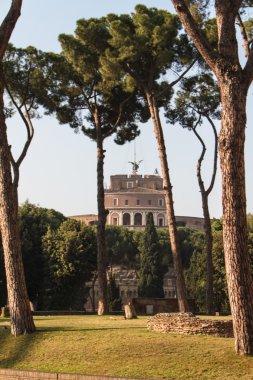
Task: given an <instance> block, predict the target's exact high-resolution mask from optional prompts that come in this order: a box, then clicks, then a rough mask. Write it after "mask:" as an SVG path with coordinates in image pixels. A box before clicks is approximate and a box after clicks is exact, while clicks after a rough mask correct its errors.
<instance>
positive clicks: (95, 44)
mask: <svg viewBox="0 0 253 380" xmlns="http://www.w3.org/2000/svg"><path fill="white" fill-rule="evenodd" d="M108 39H109V34H108V30H107V27H106V23H105V19H104V18H101V19H88V20H84V19H81V20H79V21H78V22H77V28H76V30H75V34H74V35H65V34H62V35H60V36H59V41H60V43H61V46H62V52H61V54H53V53H44V54H42V60H41V61H40V63H39V64H40V72H41V76H42V78H43V79H42V83H43V84H44V85H43V88H44V93H43V94H42V96H41V98H40V101H41V104H42V105H43V106H44V108H45V109H46V110H47V112H48V113H50V114H55V115H56V117H57V119H58V121H59V122H60V123H61V124H69V125H70V126H71V127H72V128H74V129H75V130H76V131H77V130H81V131H82V132H83V133H84V134H85V135H86V136H88V137H89V138H91V139H92V140H94V141H97V137H98V135H97V133H98V125H100V127H101V133H102V139H105V138H106V137H108V136H110V135H112V134H114V133H115V136H116V137H115V141H116V142H117V143H118V144H123V143H124V142H125V141H131V140H132V139H134V138H135V137H136V136H138V134H139V131H138V127H137V121H142V120H143V121H145V120H146V118H147V117H146V115H145V110H144V109H143V105H142V103H141V102H140V101H139V100H138V98H137V97H136V95H134V94H133V95H132V96H130V94H129V93H127V92H125V91H124V90H123V89H122V86H121V85H120V83H114V84H113V85H110V86H108V83H107V82H106V81H105V80H104V79H103V77H102V76H101V72H102V69H101V60H102V56H103V55H104V53H105V50H106V48H107V47H108Z"/></svg>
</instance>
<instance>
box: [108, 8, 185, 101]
mask: <svg viewBox="0 0 253 380" xmlns="http://www.w3.org/2000/svg"><path fill="white" fill-rule="evenodd" d="M107 21H108V28H109V33H110V36H111V38H110V41H109V43H110V48H108V49H106V52H105V57H102V69H101V70H102V74H103V76H104V78H105V79H106V80H107V81H108V82H110V81H113V82H114V81H118V82H120V81H123V83H124V87H125V89H127V91H132V92H133V91H135V90H136V88H138V90H139V91H140V93H141V94H142V95H143V92H144V93H146V91H147V90H148V91H149V92H150V93H152V94H156V95H158V94H159V96H158V97H157V102H158V106H159V107H161V106H163V105H164V104H166V102H167V101H168V99H169V98H170V97H171V95H172V91H171V88H170V86H169V85H168V83H167V81H166V80H164V75H165V74H166V73H167V72H168V70H169V69H172V68H174V69H179V68H181V67H182V65H183V64H185V63H187V62H189V60H190V59H191V58H192V49H191V46H190V44H189V43H188V40H187V37H186V36H185V35H184V34H183V33H179V31H180V28H181V24H180V22H179V20H178V17H177V16H175V15H172V14H170V13H168V12H166V11H164V10H158V9H156V8H147V7H146V6H144V5H137V6H136V8H135V13H133V14H132V15H121V16H116V15H109V16H108V17H107ZM144 97H145V96H144Z"/></svg>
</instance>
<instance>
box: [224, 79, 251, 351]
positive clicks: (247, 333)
mask: <svg viewBox="0 0 253 380" xmlns="http://www.w3.org/2000/svg"><path fill="white" fill-rule="evenodd" d="M218 79H219V81H220V89H221V99H222V129H221V133H220V137H219V149H220V159H221V170H222V205H223V241H224V253H225V265H226V273H227V283H228V294H229V300H230V306H231V312H232V316H233V325H234V335H235V348H236V351H237V353H239V354H250V355H252V354H253V318H252V316H253V282H252V276H251V272H250V258H249V254H248V247H247V219H246V194H245V167H244V140H245V126H246V96H247V88H246V85H245V84H244V81H243V80H242V79H241V77H240V73H239V74H238V73H235V74H234V73H233V72H227V75H226V76H225V75H224V76H221V77H220V78H218Z"/></svg>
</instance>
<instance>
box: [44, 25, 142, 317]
mask: <svg viewBox="0 0 253 380" xmlns="http://www.w3.org/2000/svg"><path fill="white" fill-rule="evenodd" d="M108 37H109V34H108V30H107V28H106V24H105V22H104V19H90V20H84V19H82V20H79V21H78V22H77V28H76V31H75V35H61V36H60V37H59V40H60V42H61V46H62V52H61V54H60V55H57V54H45V55H44V58H43V59H42V60H41V62H40V67H41V75H42V76H43V81H44V85H43V88H44V94H42V93H41V104H42V105H43V106H44V107H45V108H47V110H48V112H49V113H56V116H57V118H58V120H59V122H60V123H61V124H69V125H70V126H71V127H72V128H74V129H80V130H81V131H82V132H83V133H84V135H85V136H88V137H89V138H90V139H92V140H93V141H94V142H95V143H96V146H97V205H98V225H97V275H98V284H99V303H98V314H99V315H102V314H104V313H107V312H108V299H107V274H106V254H105V253H106V241H105V223H106V217H107V210H106V209H105V205H104V171H103V166H104V157H105V150H104V146H103V145H104V140H105V139H106V138H108V137H110V136H112V135H113V134H115V136H116V137H115V142H116V143H118V144H123V143H124V142H126V141H131V140H132V139H134V138H135V137H136V136H137V135H138V134H139V131H138V127H137V125H136V122H137V121H138V120H141V119H142V117H143V118H144V119H143V120H144V121H145V111H144V108H143V106H142V104H141V102H139V101H138V98H137V96H136V95H135V94H129V93H127V92H125V91H124V90H123V89H122V87H121V86H120V85H119V84H117V85H113V84H112V83H111V82H110V83H107V82H106V81H103V78H102V76H101V70H100V68H101V64H100V59H101V56H102V55H103V54H104V51H105V49H106V48H107V47H108Z"/></svg>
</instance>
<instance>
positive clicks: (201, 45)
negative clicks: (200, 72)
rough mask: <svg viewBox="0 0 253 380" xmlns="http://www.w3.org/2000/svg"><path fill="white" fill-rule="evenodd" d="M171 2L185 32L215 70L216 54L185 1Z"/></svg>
mask: <svg viewBox="0 0 253 380" xmlns="http://www.w3.org/2000/svg"><path fill="white" fill-rule="evenodd" d="M172 3H173V5H174V8H175V10H176V12H177V14H178V17H179V18H180V20H181V22H182V24H183V25H184V28H185V30H186V32H187V33H188V35H189V36H190V37H191V39H192V41H193V42H194V44H195V46H196V47H197V49H198V50H199V52H200V53H201V55H202V57H203V58H204V60H205V61H206V62H207V64H208V65H209V66H210V67H211V69H212V70H213V71H216V69H217V67H216V66H217V54H216V53H215V52H214V51H213V50H212V48H211V46H210V45H209V43H208V41H207V39H206V37H205V36H204V35H203V33H202V32H201V29H199V27H198V25H197V24H196V22H195V20H194V18H193V17H192V15H191V13H190V11H189V8H188V6H187V5H186V2H185V1H184V0H172Z"/></svg>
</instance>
